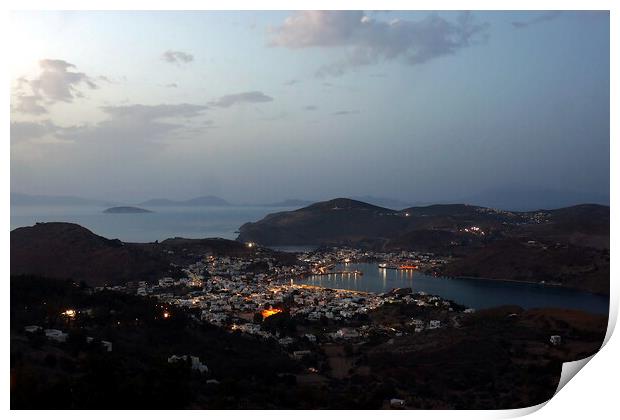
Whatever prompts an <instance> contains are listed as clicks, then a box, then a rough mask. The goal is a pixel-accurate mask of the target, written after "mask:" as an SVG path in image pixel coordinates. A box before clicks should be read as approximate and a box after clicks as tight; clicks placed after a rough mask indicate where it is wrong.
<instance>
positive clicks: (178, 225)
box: [11, 206, 293, 242]
mask: <svg viewBox="0 0 620 420" xmlns="http://www.w3.org/2000/svg"><path fill="white" fill-rule="evenodd" d="M103 210H104V208H102V207H90V206H71V207H64V206H49V207H41V206H11V230H12V229H15V228H17V227H22V226H32V225H34V224H35V223H37V222H72V223H77V224H79V225H82V226H84V227H85V228H87V229H90V230H91V231H93V232H94V233H96V234H97V235H101V236H104V237H106V238H110V239H120V240H122V241H125V242H152V241H156V240H159V241H161V240H163V239H167V238H172V237H175V236H180V237H184V238H216V237H219V238H225V239H235V238H236V237H237V233H235V232H236V231H237V230H238V229H239V227H240V226H241V225H242V224H244V223H246V222H254V221H257V220H260V219H262V218H263V217H264V216H266V215H267V214H269V213H274V212H278V211H286V210H293V209H292V208H288V207H241V206H240V207H237V206H229V207H228V206H227V207H159V208H155V209H152V210H154V211H155V212H154V213H140V214H106V213H103Z"/></svg>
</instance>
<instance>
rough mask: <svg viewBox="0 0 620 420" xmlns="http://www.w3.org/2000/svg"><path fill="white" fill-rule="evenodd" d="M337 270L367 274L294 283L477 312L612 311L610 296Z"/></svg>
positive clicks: (373, 268)
mask: <svg viewBox="0 0 620 420" xmlns="http://www.w3.org/2000/svg"><path fill="white" fill-rule="evenodd" d="M333 271H334V272H337V271H361V272H362V273H363V275H352V274H331V275H327V276H310V277H306V278H304V279H294V280H293V281H294V283H296V284H307V285H311V286H319V287H328V288H333V289H346V290H357V291H364V292H375V293H383V292H386V291H390V290H392V289H394V288H402V287H410V288H411V289H412V290H413V291H416V292H425V293H428V294H431V295H438V296H441V297H442V298H445V299H450V300H453V301H455V302H457V303H460V304H461V305H465V306H467V307H470V308H474V309H484V308H492V307H495V306H501V305H518V306H521V307H522V308H525V309H532V308H563V309H579V310H582V311H586V312H590V313H595V314H605V315H607V314H608V312H609V296H604V295H599V294H594V293H588V292H584V291H580V290H574V289H567V288H563V287H557V286H551V285H543V284H532V283H519V282H513V281H496V280H485V279H472V278H448V277H435V276H430V275H426V274H424V273H421V272H419V271H416V270H406V271H405V270H388V269H382V268H379V266H378V265H377V264H372V263H351V264H337V265H336V267H335V268H334V269H333Z"/></svg>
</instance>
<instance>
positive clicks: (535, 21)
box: [512, 10, 562, 29]
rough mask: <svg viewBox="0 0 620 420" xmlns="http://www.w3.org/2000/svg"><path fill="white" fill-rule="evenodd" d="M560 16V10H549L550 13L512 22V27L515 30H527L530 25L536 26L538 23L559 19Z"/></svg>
mask: <svg viewBox="0 0 620 420" xmlns="http://www.w3.org/2000/svg"><path fill="white" fill-rule="evenodd" d="M561 14H562V11H561V10H551V11H548V12H545V13H542V14H540V15H538V16H536V17H534V18H532V19H528V20H523V21H515V22H512V26H514V27H515V28H517V29H522V28H527V27H528V26H531V25H536V24H538V23H543V22H547V21H550V20H553V19H556V18H558V17H560V15H561Z"/></svg>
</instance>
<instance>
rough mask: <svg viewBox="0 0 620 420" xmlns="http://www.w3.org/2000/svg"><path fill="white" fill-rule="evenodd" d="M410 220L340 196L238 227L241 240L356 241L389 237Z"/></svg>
mask: <svg viewBox="0 0 620 420" xmlns="http://www.w3.org/2000/svg"><path fill="white" fill-rule="evenodd" d="M407 223H408V221H407V220H406V217H405V216H404V215H403V214H400V213H399V212H397V211H394V210H390V209H386V208H383V207H378V206H373V205H372V204H367V203H364V202H361V201H356V200H350V199H346V198H337V199H334V200H329V201H322V202H319V203H315V204H312V205H310V206H307V207H304V208H301V209H299V210H294V211H289V212H280V213H273V214H270V215H268V216H266V217H265V218H264V219H262V220H260V221H258V222H256V223H246V224H244V225H243V226H241V228H240V229H239V232H240V234H239V238H238V240H240V241H253V242H258V243H260V244H265V245H313V244H317V245H318V244H323V243H329V244H339V243H342V244H343V243H354V242H359V241H363V240H364V239H366V238H373V239H377V238H389V237H391V236H394V235H396V234H397V233H398V232H399V231H400V230H401V229H403V228H405V226H407Z"/></svg>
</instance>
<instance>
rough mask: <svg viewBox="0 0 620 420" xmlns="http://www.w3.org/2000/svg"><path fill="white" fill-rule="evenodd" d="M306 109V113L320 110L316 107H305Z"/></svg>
mask: <svg viewBox="0 0 620 420" xmlns="http://www.w3.org/2000/svg"><path fill="white" fill-rule="evenodd" d="M304 109H305V110H306V111H316V110H317V109H319V108H318V107H317V106H316V105H306V106H305V107H304Z"/></svg>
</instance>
